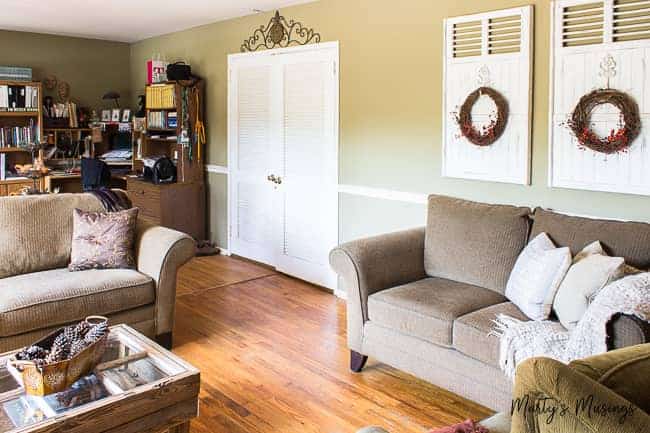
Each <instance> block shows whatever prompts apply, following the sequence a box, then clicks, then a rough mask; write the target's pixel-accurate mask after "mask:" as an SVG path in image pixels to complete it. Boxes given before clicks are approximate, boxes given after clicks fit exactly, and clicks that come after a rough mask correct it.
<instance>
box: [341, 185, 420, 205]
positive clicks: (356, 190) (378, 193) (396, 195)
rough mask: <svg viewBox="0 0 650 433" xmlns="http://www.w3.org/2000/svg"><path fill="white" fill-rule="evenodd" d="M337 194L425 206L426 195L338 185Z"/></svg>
mask: <svg viewBox="0 0 650 433" xmlns="http://www.w3.org/2000/svg"><path fill="white" fill-rule="evenodd" d="M339 193H344V194H351V195H360V196H363V197H370V198H379V199H383V200H393V201H403V202H407V203H416V204H426V203H427V199H428V196H429V195H428V194H421V193H416V192H405V191H395V190H391V189H383V188H372V187H369V186H360V185H346V184H339Z"/></svg>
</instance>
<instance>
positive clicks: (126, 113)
mask: <svg viewBox="0 0 650 433" xmlns="http://www.w3.org/2000/svg"><path fill="white" fill-rule="evenodd" d="M130 120H131V110H130V109H129V108H125V109H124V110H122V123H125V122H128V121H130Z"/></svg>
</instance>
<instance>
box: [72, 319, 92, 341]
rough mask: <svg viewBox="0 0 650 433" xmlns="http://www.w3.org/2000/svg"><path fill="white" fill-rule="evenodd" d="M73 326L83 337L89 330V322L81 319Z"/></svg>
mask: <svg viewBox="0 0 650 433" xmlns="http://www.w3.org/2000/svg"><path fill="white" fill-rule="evenodd" d="M75 328H76V330H77V332H78V333H79V335H80V336H81V337H83V336H84V335H86V333H87V332H88V331H89V330H90V328H91V326H90V323H88V322H86V321H85V320H83V321H81V322H79V323H78V324H77V326H76V327H75Z"/></svg>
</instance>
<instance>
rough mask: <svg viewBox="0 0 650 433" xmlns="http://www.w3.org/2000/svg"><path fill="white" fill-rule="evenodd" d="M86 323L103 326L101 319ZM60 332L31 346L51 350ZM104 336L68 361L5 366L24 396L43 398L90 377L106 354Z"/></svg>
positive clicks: (12, 361) (15, 361)
mask: <svg viewBox="0 0 650 433" xmlns="http://www.w3.org/2000/svg"><path fill="white" fill-rule="evenodd" d="M85 320H86V322H88V323H90V324H93V325H96V324H98V323H102V322H107V321H108V319H107V318H106V317H103V316H88V317H86V319H85ZM63 329H64V328H60V329H59V330H57V331H54V332H53V333H51V334H50V335H48V336H47V337H44V338H42V339H41V340H39V341H37V342H36V343H34V345H38V346H41V347H51V346H52V343H53V342H54V339H55V338H56V337H57V336H58V335H59V334H60V333H61V332H63ZM107 341H108V332H107V333H106V334H105V335H104V336H103V337H102V338H100V339H99V340H97V341H96V342H94V343H93V344H91V345H90V346H88V347H87V348H85V349H84V350H82V351H81V352H79V353H78V354H76V355H75V356H73V357H72V358H70V359H66V360H64V361H59V362H55V363H53V364H48V365H44V366H42V367H39V366H37V365H36V364H35V363H34V362H33V361H23V360H18V359H16V358H15V357H12V358H10V359H9V360H8V362H7V366H8V367H9V368H10V369H14V370H15V372H16V373H17V374H18V376H19V377H21V378H22V381H23V386H24V387H25V393H26V394H27V395H36V396H41V397H42V396H45V395H48V394H53V393H56V392H61V391H63V390H65V389H67V388H69V387H70V385H72V384H73V383H75V382H76V381H77V380H79V379H80V378H81V377H83V376H85V375H86V374H88V373H90V372H91V371H92V370H93V369H94V368H95V367H96V366H97V364H99V362H100V361H101V359H102V356H103V355H104V352H105V351H106V343H107Z"/></svg>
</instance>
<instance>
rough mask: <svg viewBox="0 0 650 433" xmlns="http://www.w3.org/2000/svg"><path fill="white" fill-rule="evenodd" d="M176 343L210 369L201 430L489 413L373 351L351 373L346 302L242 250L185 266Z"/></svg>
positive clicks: (331, 427)
mask: <svg viewBox="0 0 650 433" xmlns="http://www.w3.org/2000/svg"><path fill="white" fill-rule="evenodd" d="M174 352H175V353H177V354H179V355H180V356H182V357H183V358H184V359H186V360H187V361H189V362H190V363H192V364H193V365H195V366H196V367H197V368H199V369H200V370H201V396H200V398H201V403H200V404H201V406H200V416H199V417H198V418H197V419H196V420H194V421H192V426H191V432H193V433H208V432H209V433H267V432H277V433H298V432H300V433H317V432H318V433H354V432H356V430H357V429H359V428H361V427H364V426H367V425H381V426H383V427H384V428H387V429H388V430H390V431H391V433H411V432H419V433H423V432H426V431H428V429H430V428H433V427H439V426H442V425H446V424H450V423H454V422H458V421H462V420H464V419H467V418H473V419H478V420H480V419H482V418H484V417H486V416H488V415H490V411H489V410H487V409H485V408H484V407H481V406H479V405H477V404H475V403H472V402H469V401H467V400H464V399H462V398H460V397H458V396H455V395H454V394H451V393H449V392H447V391H445V390H442V389H440V388H437V387H435V386H433V385H430V384H428V383H426V382H423V381H421V380H418V379H416V378H415V377H413V376H410V375H408V374H406V373H403V372H401V371H398V370H396V369H393V368H391V367H388V366H386V365H384V364H381V363H378V362H377V361H375V360H373V359H370V361H369V362H368V365H367V366H366V368H365V369H364V371H363V372H362V373H361V374H353V373H351V372H350V371H349V369H348V362H349V361H348V356H349V352H348V350H347V346H346V321H345V302H344V301H341V300H339V299H337V298H336V297H335V296H334V295H332V294H330V293H327V292H325V291H322V290H321V289H318V288H316V287H314V286H312V285H311V284H308V283H305V282H302V281H300V280H297V279H294V278H290V277H288V276H285V275H282V274H279V273H277V272H275V271H273V270H270V269H268V268H266V267H262V266H258V265H256V264H253V263H250V262H248V261H244V260H240V259H236V258H230V257H224V256H213V257H201V258H196V259H194V260H192V261H191V262H190V263H188V264H187V265H185V266H184V267H183V269H182V270H181V272H180V273H179V277H178V295H177V307H176V325H175V330H174Z"/></svg>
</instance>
